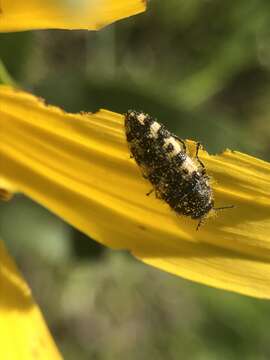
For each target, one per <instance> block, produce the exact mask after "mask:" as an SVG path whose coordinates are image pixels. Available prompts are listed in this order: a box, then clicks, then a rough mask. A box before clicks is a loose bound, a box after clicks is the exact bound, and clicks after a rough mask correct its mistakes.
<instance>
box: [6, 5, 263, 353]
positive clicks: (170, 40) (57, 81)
mask: <svg viewBox="0 0 270 360" xmlns="http://www.w3.org/2000/svg"><path fill="white" fill-rule="evenodd" d="M269 25H270V2H269V0H261V1H259V0H249V1H246V0H238V1H233V0H227V1H224V2H220V1H214V0H204V1H202V0H189V1H185V0H169V1H162V0H155V1H152V2H150V3H149V9H148V11H147V12H146V13H144V14H141V15H138V16H135V17H131V18H129V19H125V20H123V21H120V22H118V23H116V24H114V25H111V26H109V27H107V28H105V29H103V30H102V31H100V32H86V31H59V30H57V31H56V30H50V31H34V32H24V33H14V34H1V35H0V57H1V59H2V62H3V64H4V65H5V67H6V68H7V70H8V71H9V73H10V75H11V76H12V77H13V79H14V80H15V81H16V82H17V83H18V84H19V85H20V86H22V87H23V88H24V89H26V90H29V91H30V92H32V93H34V94H36V95H39V96H42V97H43V98H45V99H46V101H47V102H48V103H50V104H55V105H58V106H61V107H63V108H64V109H65V110H67V111H70V112H77V111H96V110H97V109H99V108H101V107H102V108H106V109H109V110H113V111H116V112H120V113H124V112H126V110H127V109H130V108H134V109H138V110H144V111H145V112H149V113H150V114H152V115H153V116H156V117H157V118H158V119H159V120H160V121H161V122H163V123H165V124H166V125H167V126H168V127H169V128H170V129H171V130H173V131H174V132H175V133H177V134H178V135H179V136H180V137H181V138H190V139H195V140H200V141H201V142H202V143H203V144H204V146H205V147H206V149H207V150H208V151H209V152H210V153H216V152H219V151H222V150H223V149H225V148H227V147H228V148H231V149H235V150H239V151H243V152H246V153H248V154H251V155H254V156H258V157H259V158H262V159H264V160H268V161H269V160H270V120H269V118H270V101H269V99H270V81H269V80H270V26H269ZM86 176H87V174H86ZM89 221H95V219H89ZM0 232H1V236H2V237H3V238H4V239H5V241H6V243H7V246H8V248H9V250H10V252H11V254H12V255H13V256H14V257H15V259H16V262H17V264H18V266H19V268H20V269H21V271H22V272H23V274H24V276H25V278H26V279H27V281H28V282H29V284H30V286H31V288H32V291H33V294H34V297H35V298H36V300H37V302H38V303H39V304H40V306H41V309H42V311H43V313H44V315H45V318H46V320H47V322H48V324H49V327H50V329H51V331H52V333H53V336H54V338H55V339H56V342H57V344H58V346H59V348H60V350H61V351H62V353H63V355H64V357H65V359H67V360H73V359H82V360H84V359H95V360H111V359H119V360H122V359H123V360H124V359H129V360H137V359H147V360H148V359H155V360H163V359H166V360H167V359H168V360H174V359H192V360H193V359H195V360H204V359H207V360H212V359H219V360H220V359H221V360H222V359H226V360H227V359H248V360H251V359H252V360H253V359H256V360H263V359H269V358H270V334H269V331H268V330H269V322H270V302H268V301H262V300H256V299H252V298H248V297H244V296H240V295H237V294H231V293H227V292H223V291H220V290H216V289H212V288H208V287H204V286H202V285H198V284H194V283H191V282H188V281H185V280H183V279H181V278H178V277H175V276H172V275H169V274H166V273H164V272H161V271H159V270H157V269H154V268H150V267H148V266H146V265H144V264H142V263H139V262H137V261H136V260H134V259H133V258H132V257H131V256H130V255H129V254H128V253H124V252H120V251H112V250H110V249H107V248H104V247H102V246H101V245H99V244H97V243H96V242H95V241H93V240H91V239H89V238H87V237H86V236H85V235H83V234H81V233H79V232H78V231H77V230H76V229H73V228H71V227H70V226H69V225H68V224H65V223H64V222H63V221H62V220H61V219H59V218H57V217H56V216H54V215H53V214H51V213H50V212H48V211H47V210H46V209H44V208H42V207H40V206H39V205H38V204H35V203H33V202H32V201H30V200H29V199H27V198H25V197H23V196H16V197H15V198H14V199H13V200H12V201H10V202H8V203H2V204H0Z"/></svg>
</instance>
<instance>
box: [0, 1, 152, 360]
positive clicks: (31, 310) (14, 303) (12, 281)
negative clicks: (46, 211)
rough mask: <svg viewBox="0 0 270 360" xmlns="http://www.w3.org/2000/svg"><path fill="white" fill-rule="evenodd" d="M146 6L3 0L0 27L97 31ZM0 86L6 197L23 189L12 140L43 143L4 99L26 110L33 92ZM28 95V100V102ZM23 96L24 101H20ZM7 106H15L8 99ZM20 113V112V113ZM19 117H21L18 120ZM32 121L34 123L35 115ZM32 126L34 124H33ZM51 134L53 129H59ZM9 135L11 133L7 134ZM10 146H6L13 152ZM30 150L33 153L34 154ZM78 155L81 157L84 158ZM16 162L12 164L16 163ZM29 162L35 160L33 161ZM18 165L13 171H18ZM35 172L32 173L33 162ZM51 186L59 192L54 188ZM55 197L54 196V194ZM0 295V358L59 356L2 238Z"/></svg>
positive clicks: (2, 196)
mask: <svg viewBox="0 0 270 360" xmlns="http://www.w3.org/2000/svg"><path fill="white" fill-rule="evenodd" d="M144 10H145V2H144V1H143V0H78V1H75V0H48V1H43V0H29V1H23V2H22V1H19V0H12V1H10V0H2V1H0V31H1V32H8V31H18V30H31V29H47V28H61V29H92V30H97V29H100V28H101V27H103V26H105V25H108V24H110V23H112V22H114V21H116V20H119V19H122V18H124V17H127V16H131V15H134V14H137V13H139V12H142V11H144ZM0 73H1V80H2V81H5V82H8V83H9V84H12V85H15V83H14V82H13V81H12V79H11V77H9V75H8V73H7V72H6V71H5V69H4V67H3V65H2V63H1V61H0ZM0 91H1V94H2V96H3V97H2V96H1V100H0V200H8V199H9V198H10V196H11V195H12V193H13V192H15V191H23V190H22V188H20V184H21V181H22V182H24V180H23V172H24V171H22V172H21V175H22V177H20V176H19V177H20V180H19V178H17V180H19V181H18V182H17V181H13V180H12V176H11V177H10V176H9V175H8V172H9V171H10V170H11V171H12V168H13V165H15V163H14V162H13V161H11V162H9V160H8V158H9V156H10V155H11V157H12V156H13V155H12V149H11V148H10V146H11V147H13V145H12V143H13V141H14V140H15V138H16V137H17V135H18V136H19V138H20V137H21V136H22V138H21V139H23V138H24V141H25V140H26V138H27V137H28V136H30V137H31V136H32V135H33V138H32V140H34V142H35V141H36V145H38V144H39V145H41V143H39V136H38V134H36V135H35V134H33V133H32V135H31V130H30V129H29V130H30V132H29V134H27V132H28V130H27V121H26V123H24V120H27V115H26V117H25V118H24V117H23V118H21V120H23V122H22V123H21V122H20V120H19V117H20V116H19V117H17V115H18V114H17V115H16V114H13V115H12V113H10V112H9V110H8V108H9V105H8V103H9V100H8V98H9V96H10V95H11V94H13V95H12V96H11V99H10V100H11V102H13V100H14V99H15V98H17V100H18V101H19V102H20V99H21V100H22V101H23V103H22V104H21V105H22V108H24V110H25V111H26V114H27V113H28V111H27V106H28V105H30V107H31V103H32V99H31V97H29V95H27V94H24V93H20V92H18V91H17V90H15V89H11V88H8V87H5V86H1V90H0ZM22 94H24V95H25V96H26V98H25V99H23V98H21V95H22ZM17 95H18V97H17ZM13 96H15V98H13V100H12V97H13ZM27 99H28V100H30V102H29V101H28V100H27ZM25 100H26V102H24V101H25ZM35 102H36V103H37V100H35ZM27 104H28V105H27ZM10 105H11V107H13V105H12V104H10ZM40 109H41V108H40ZM45 109H46V108H45ZM46 111H47V110H45V114H44V115H45V117H46ZM41 112H42V111H41ZM14 115H15V117H14ZM21 115H22V116H23V114H21ZM59 116H60V112H59ZM57 117H58V116H56V118H57ZM60 117H61V116H60ZM15 119H16V120H15ZM29 119H30V118H29ZM17 120H19V121H18V122H17ZM32 120H33V121H34V122H35V119H32ZM36 120H37V119H36ZM59 120H60V118H59ZM14 125H15V127H14ZM20 125H22V126H23V128H21V126H20ZM25 125H26V128H25ZM59 125H60V124H59ZM6 126H7V127H6ZM10 126H11V127H10ZM57 126H58V125H57ZM30 127H31V125H30ZM32 130H34V129H33V128H32ZM58 130H60V129H58ZM14 131H15V133H14ZM35 131H37V132H39V131H41V132H42V129H41V128H38V127H37V128H36V129H35V130H34V132H35ZM16 134H17V135H16ZM23 134H24V135H23ZM55 134H57V132H56V133H55ZM9 136H11V137H10V138H9V139H8V137H9ZM75 137H76V136H75ZM19 138H18V140H19ZM49 138H50V136H49ZM48 140H49V139H48ZM10 141H11V142H10ZM49 141H50V140H49ZM48 144H49V143H48ZM14 145H15V143H14ZM17 145H18V147H17ZM17 145H15V147H13V150H14V151H15V153H16V155H15V157H17V156H18V157H17V160H16V162H17V161H18V162H17V165H18V166H19V167H20V165H19V164H22V162H24V160H23V157H24V156H25V155H26V156H28V155H30V154H29V153H28V155H27V154H26V153H24V151H21V150H22V149H21V146H22V145H23V142H21V143H20V140H19V141H18V142H17ZM39 145H38V146H39ZM51 145H52V147H53V146H54V145H53V144H51ZM41 146H42V145H41ZM49 147H50V146H49ZM8 149H10V150H11V152H10V151H9V150H8ZM29 150H30V148H29ZM44 150H45V149H44ZM51 150H53V149H51ZM63 150H64V148H63ZM47 152H48V154H49V153H50V150H49V148H48V149H47V150H45V153H47ZM64 152H65V150H64ZM45 153H44V154H45ZM32 155H33V156H34V158H35V155H34V153H33V154H32ZM36 155H37V156H38V153H36ZM30 157H31V156H30ZM34 158H32V160H33V162H35V160H34ZM29 160H30V158H29ZM81 160H82V161H83V159H81ZM30 163H31V160H30ZM30 163H28V165H30V166H31V164H30ZM17 165H15V167H16V166H17ZM25 165H26V163H25ZM32 165H34V164H33V163H32ZM40 165H41V166H42V159H40ZM19 167H18V169H17V170H18V171H19V172H20V170H19ZM74 169H75V168H74ZM17 170H15V171H17ZM6 171H7V172H6ZM50 171H52V172H54V165H53V164H52V167H51V168H50V170H49V172H48V174H47V175H49V174H50ZM33 172H35V169H34V167H33ZM45 173H46V171H45ZM45 173H44V174H43V175H45V178H43V180H41V178H40V181H41V182H42V181H45V182H46V176H47V175H46V174H45ZM51 174H52V173H51ZM25 175H26V173H25ZM63 175H64V174H62V175H61V174H60V173H59V179H60V178H61V177H62V176H63ZM34 177H35V176H34ZM36 180H37V178H36ZM25 181H26V182H28V180H27V179H25ZM38 181H39V180H38ZM54 190H56V191H57V189H56V188H55V189H54ZM55 199H57V196H56V197H55ZM80 204H82V203H80ZM0 294H1V296H0V317H1V323H0V336H1V350H0V354H1V358H3V359H10V360H12V359H16V360H17V359H20V360H30V359H36V360H37V359H39V360H42V359H44V360H48V359H50V360H52V359H55V360H56V359H61V358H62V357H61V355H60V353H59V352H58V350H57V348H56V346H55V344H54V342H53V339H52V338H51V335H50V333H49V331H48V329H47V327H46V325H45V323H44V320H43V317H42V315H41V313H40V310H39V309H38V306H37V305H36V304H35V302H34V300H33V298H32V295H31V291H30V289H29V288H28V286H27V285H26V283H25V282H24V281H23V279H22V277H21V275H20V274H19V272H18V270H17V269H16V266H15V265H14V263H13V262H12V260H11V259H10V257H9V255H8V254H7V252H6V250H5V248H4V245H3V243H2V242H0Z"/></svg>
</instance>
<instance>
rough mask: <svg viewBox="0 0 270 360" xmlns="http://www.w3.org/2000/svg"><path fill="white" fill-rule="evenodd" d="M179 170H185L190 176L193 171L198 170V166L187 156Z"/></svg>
mask: <svg viewBox="0 0 270 360" xmlns="http://www.w3.org/2000/svg"><path fill="white" fill-rule="evenodd" d="M181 168H182V169H186V170H187V171H188V173H189V174H192V173H193V171H197V170H198V166H197V165H196V164H195V163H194V161H193V160H192V159H191V158H190V157H189V156H187V158H186V160H185V161H184V162H183V164H182V165H181Z"/></svg>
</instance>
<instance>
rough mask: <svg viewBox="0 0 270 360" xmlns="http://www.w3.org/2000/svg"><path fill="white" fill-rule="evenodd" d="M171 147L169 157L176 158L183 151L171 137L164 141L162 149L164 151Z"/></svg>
mask: <svg viewBox="0 0 270 360" xmlns="http://www.w3.org/2000/svg"><path fill="white" fill-rule="evenodd" d="M169 145H172V146H173V150H172V151H171V152H170V153H169V155H170V157H173V156H176V155H177V154H179V153H180V152H181V151H183V149H182V147H181V145H180V144H179V143H178V142H177V141H176V139H175V138H174V137H172V136H170V137H168V138H167V139H164V145H163V146H164V147H165V149H166V148H167V147H168V146H169Z"/></svg>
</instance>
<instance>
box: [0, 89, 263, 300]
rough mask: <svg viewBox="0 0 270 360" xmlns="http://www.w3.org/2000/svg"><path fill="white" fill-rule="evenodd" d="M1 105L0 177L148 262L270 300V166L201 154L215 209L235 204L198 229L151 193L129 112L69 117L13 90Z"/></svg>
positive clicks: (0, 97) (3, 92)
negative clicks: (127, 127) (130, 141)
mask: <svg viewBox="0 0 270 360" xmlns="http://www.w3.org/2000/svg"><path fill="white" fill-rule="evenodd" d="M0 102H1V108H0V119H1V120H0V121H1V129H2V139H1V149H0V156H1V158H0V159H1V163H2V164H5V165H4V166H2V179H3V180H4V181H5V184H6V185H7V184H9V185H10V189H14V190H15V191H17V192H22V193H24V194H26V195H27V196H29V197H31V198H32V199H34V200H35V201H38V202H39V203H41V204H42V205H44V206H46V207H47V208H48V209H50V210H51V211H53V212H54V213H56V214H57V215H59V216H61V217H62V218H63V219H65V220H66V221H67V222H69V223H70V224H72V225H73V226H75V227H77V228H78V229H80V230H81V231H83V232H84V233H86V234H88V235H90V236H91V237H93V238H94V239H96V240H97V241H99V242H101V243H102V244H104V245H106V246H109V247H112V248H116V249H128V250H129V251H130V252H131V253H132V254H133V255H134V256H135V257H137V258H138V259H140V260H142V261H143V262H145V263H147V264H150V265H152V266H155V267H157V268H160V269H162V270H165V271H168V272H171V273H173V274H176V275H179V276H182V277H184V278H187V279H190V280H193V281H197V282H201V283H204V284H207V285H211V286H215V287H218V288H222V289H226V290H231V291H235V292H238V293H242V294H246V295H251V296H255V297H260V298H270V261H269V259H270V257H269V254H268V252H269V245H270V242H269V235H270V199H269V192H270V164H269V163H267V162H264V161H262V160H259V159H256V158H254V157H251V156H248V155H245V154H242V153H238V152H231V151H229V150H227V151H225V152H224V153H223V154H221V155H215V156H211V155H209V154H208V153H207V152H205V151H202V152H201V154H200V157H201V159H202V160H203V162H204V164H205V165H206V168H207V171H208V173H209V174H210V175H211V176H212V177H213V179H214V180H215V181H214V183H213V188H214V193H215V199H216V206H226V205H234V206H235V208H234V209H228V210H226V211H225V210H224V211H220V212H219V214H218V215H217V217H215V218H213V219H209V220H208V222H207V223H206V224H205V225H204V226H203V227H201V228H200V230H199V231H196V225H197V223H196V222H194V221H193V220H191V219H189V218H187V217H179V216H176V215H175V214H174V213H173V212H172V211H171V210H170V209H169V207H168V205H167V204H165V203H164V202H162V201H160V200H158V199H156V198H155V197H154V196H150V197H147V196H146V195H145V194H146V193H147V191H148V190H149V188H150V184H149V183H148V182H147V181H146V180H144V179H143V178H142V176H141V173H140V169H139V168H138V166H137V165H136V164H135V162H134V160H133V159H130V156H129V151H128V148H127V144H126V140H125V133H124V127H123V115H121V114H117V113H113V112H110V111H107V110H100V111H99V112H98V113H95V114H68V113H65V112H64V111H62V110H61V109H59V108H56V107H52V106H46V105H44V103H43V102H42V101H41V100H39V99H37V98H36V97H34V96H32V95H30V94H27V93H25V92H23V91H19V90H16V89H13V88H10V87H6V86H2V87H0ZM193 147H194V143H192V142H189V148H190V149H191V151H192V148H193ZM0 187H1V186H0Z"/></svg>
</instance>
